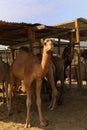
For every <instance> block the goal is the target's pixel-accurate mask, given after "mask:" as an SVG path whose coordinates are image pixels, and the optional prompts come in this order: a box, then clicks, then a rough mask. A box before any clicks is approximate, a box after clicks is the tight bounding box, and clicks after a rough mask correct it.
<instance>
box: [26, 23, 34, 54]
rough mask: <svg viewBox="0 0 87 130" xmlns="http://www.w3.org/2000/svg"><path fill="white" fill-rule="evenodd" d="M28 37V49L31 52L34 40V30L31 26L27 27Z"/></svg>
mask: <svg viewBox="0 0 87 130" xmlns="http://www.w3.org/2000/svg"><path fill="white" fill-rule="evenodd" d="M28 39H29V43H30V50H31V51H32V52H33V42H34V40H35V32H34V31H33V26H32V25H31V26H29V28H28Z"/></svg>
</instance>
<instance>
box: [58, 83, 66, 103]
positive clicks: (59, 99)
mask: <svg viewBox="0 0 87 130" xmlns="http://www.w3.org/2000/svg"><path fill="white" fill-rule="evenodd" d="M64 87H65V86H64V81H61V87H60V96H59V98H58V105H61V104H62V102H63V99H64Z"/></svg>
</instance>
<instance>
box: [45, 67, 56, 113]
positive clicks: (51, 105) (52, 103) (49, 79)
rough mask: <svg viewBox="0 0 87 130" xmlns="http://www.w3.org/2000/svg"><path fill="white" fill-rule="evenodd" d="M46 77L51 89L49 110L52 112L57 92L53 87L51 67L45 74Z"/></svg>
mask: <svg viewBox="0 0 87 130" xmlns="http://www.w3.org/2000/svg"><path fill="white" fill-rule="evenodd" d="M46 77H47V79H48V82H49V84H50V85H51V88H52V99H51V103H50V105H49V108H50V109H51V110H53V109H54V107H55V104H56V99H57V96H58V91H57V89H56V86H55V81H54V74H53V69H52V67H51V68H50V70H49V72H48V73H47V75H46Z"/></svg>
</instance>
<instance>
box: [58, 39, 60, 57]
mask: <svg viewBox="0 0 87 130" xmlns="http://www.w3.org/2000/svg"><path fill="white" fill-rule="evenodd" d="M58 54H59V55H60V38H59V39H58Z"/></svg>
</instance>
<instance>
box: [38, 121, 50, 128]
mask: <svg viewBox="0 0 87 130" xmlns="http://www.w3.org/2000/svg"><path fill="white" fill-rule="evenodd" d="M40 125H41V126H43V127H46V126H48V122H47V121H42V122H41V123H40Z"/></svg>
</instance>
